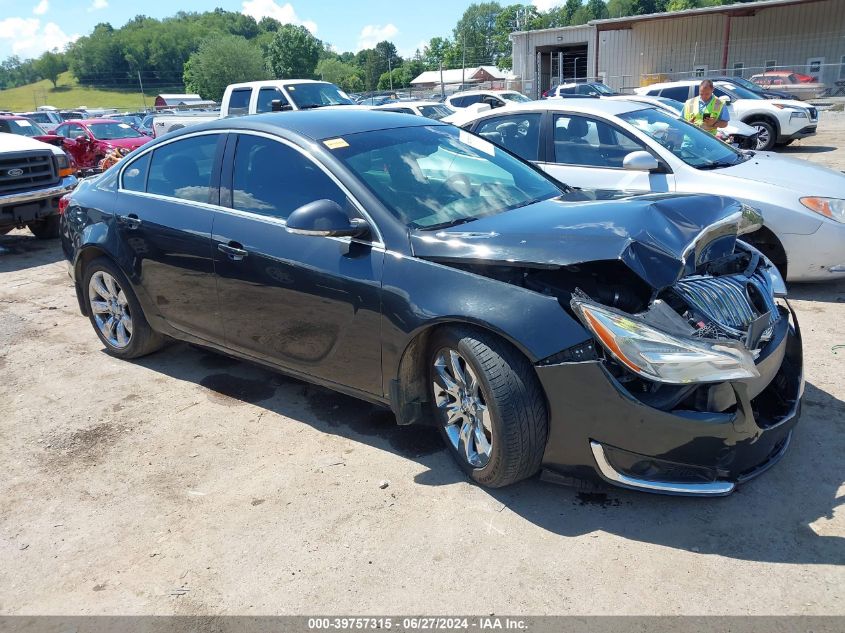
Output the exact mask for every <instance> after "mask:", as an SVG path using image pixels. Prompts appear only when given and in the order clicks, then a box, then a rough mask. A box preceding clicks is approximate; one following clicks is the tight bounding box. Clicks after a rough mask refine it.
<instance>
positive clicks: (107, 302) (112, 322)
mask: <svg viewBox="0 0 845 633" xmlns="http://www.w3.org/2000/svg"><path fill="white" fill-rule="evenodd" d="M88 302H89V303H90V305H91V314H92V315H93V316H94V323H95V324H96V326H97V328H98V329H99V330H100V333H101V334H102V335H103V338H104V339H106V341H108V343H109V345H111V346H112V347H114V348H116V349H123V348H124V347H126V346H127V345H129V343H130V339H131V338H132V313H131V311H130V309H129V301H128V299H127V298H126V294H125V293H124V292H123V288H121V287H120V284H119V283H118V282H117V280H116V279H115V278H114V277H112V276H111V275H110V274H109V273H107V272H106V271H104V270H98V271H97V272H95V273H94V274H93V275H91V279H90V281H89V282H88Z"/></svg>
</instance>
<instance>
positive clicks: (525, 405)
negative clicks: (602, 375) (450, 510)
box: [429, 327, 548, 488]
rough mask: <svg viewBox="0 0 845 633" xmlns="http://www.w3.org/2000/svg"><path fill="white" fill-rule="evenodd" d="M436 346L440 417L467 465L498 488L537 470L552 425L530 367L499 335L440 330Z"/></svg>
mask: <svg viewBox="0 0 845 633" xmlns="http://www.w3.org/2000/svg"><path fill="white" fill-rule="evenodd" d="M430 349H431V350H432V353H431V354H430V356H429V359H430V360H429V375H430V380H431V385H432V398H433V400H432V402H433V409H434V415H435V416H436V418H437V422H438V426H439V428H440V431H441V434H442V435H443V438H444V440H445V441H446V444H447V445H448V447H449V450H450V452H451V453H452V456H453V457H454V458H455V459H456V460H457V462H458V463H459V464H460V465H461V467H462V468H463V469H464V470H465V471H466V472H467V473H468V474H469V475H470V477H472V478H473V479H474V480H475V481H477V482H478V483H480V484H482V485H485V486H489V487H492V488H499V487H501V486H507V485H509V484H512V483H515V482H517V481H520V480H521V479H525V478H526V477H530V476H531V475H533V474H534V473H536V472H537V471H538V470H539V468H540V463H541V461H542V458H543V452H544V450H545V447H546V437H547V434H548V420H547V413H546V404H545V399H544V397H543V392H542V389H541V388H540V385H539V382H538V381H537V377H536V375H535V373H534V368H533V367H532V366H531V363H529V362H528V360H527V359H526V358H525V357H524V356H523V355H522V354H521V353H520V352H519V351H518V350H516V349H514V348H513V347H512V346H511V345H509V344H508V343H506V342H504V341H501V340H499V339H497V338H496V337H495V336H492V335H490V334H487V333H486V332H483V331H479V330H475V329H471V328H464V327H458V328H447V329H443V330H440V331H438V332H437V333H436V334H435V335H434V337H433V339H432V344H431V347H430Z"/></svg>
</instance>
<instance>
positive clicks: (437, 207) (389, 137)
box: [324, 125, 561, 229]
mask: <svg viewBox="0 0 845 633" xmlns="http://www.w3.org/2000/svg"><path fill="white" fill-rule="evenodd" d="M324 144H325V145H326V146H327V147H329V148H331V151H332V154H334V155H335V156H337V157H338V158H339V159H340V160H341V161H343V163H344V164H345V165H346V166H347V167H349V169H350V170H351V171H352V172H353V173H354V174H355V176H357V177H358V179H360V180H361V181H362V182H363V183H364V184H365V185H366V186H367V187H368V188H369V189H370V190H371V191H372V192H373V193H374V194H375V195H376V196H377V197H378V198H379V200H381V201H382V203H384V205H385V206H386V207H387V209H388V210H389V211H390V212H391V213H392V214H393V215H394V216H395V217H397V218H398V219H399V220H401V221H402V222H403V223H405V224H406V225H407V226H409V227H411V228H418V229H436V228H442V227H445V226H449V225H454V224H461V223H463V222H469V221H472V220H474V219H475V218H479V217H482V216H488V215H495V214H497V213H502V212H503V211H508V210H509V209H515V208H517V207H523V206H526V205H529V204H532V203H534V202H538V201H540V200H547V199H549V198H556V197H558V196H560V195H561V190H560V189H559V188H558V187H557V186H555V185H554V184H553V183H552V181H550V180H549V179H548V178H547V177H545V176H544V175H543V174H542V173H540V172H538V171H537V170H535V169H534V168H532V167H531V166H529V165H527V164H525V163H523V162H522V161H520V160H519V159H517V158H514V157H513V156H511V155H510V154H508V153H507V152H505V151H503V150H501V149H499V148H497V147H496V146H495V145H493V144H492V143H490V142H489V141H486V140H484V139H482V138H479V137H478V136H475V135H474V134H471V133H469V132H467V131H465V130H460V129H458V128H455V127H452V126H447V125H442V126H441V125H437V126H431V127H428V126H425V127H422V126H421V127H406V128H393V129H388V130H377V131H373V132H362V133H360V134H350V135H348V136H345V137H343V138H342V139H341V138H337V139H329V140H326V141H324Z"/></svg>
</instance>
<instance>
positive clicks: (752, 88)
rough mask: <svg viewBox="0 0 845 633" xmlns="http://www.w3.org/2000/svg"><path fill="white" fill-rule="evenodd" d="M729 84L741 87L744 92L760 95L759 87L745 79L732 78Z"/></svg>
mask: <svg viewBox="0 0 845 633" xmlns="http://www.w3.org/2000/svg"><path fill="white" fill-rule="evenodd" d="M731 83H733V84H736V85H737V86H741V87H743V88H745V89H746V90H750V91H751V92H753V93H755V94H760V93H761V92H762V89H761V88H760V86H758V85H757V84H755V83H754V82H752V81H748V80H747V79H744V78H743V77H733V78H732V79H731Z"/></svg>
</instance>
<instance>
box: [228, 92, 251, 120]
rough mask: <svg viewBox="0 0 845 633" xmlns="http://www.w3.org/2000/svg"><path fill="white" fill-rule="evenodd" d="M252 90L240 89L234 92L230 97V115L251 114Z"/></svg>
mask: <svg viewBox="0 0 845 633" xmlns="http://www.w3.org/2000/svg"><path fill="white" fill-rule="evenodd" d="M250 95H252V88H238V89H237V90H232V94H231V96H230V97H229V112H228V113H229V114H249V97H250Z"/></svg>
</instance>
